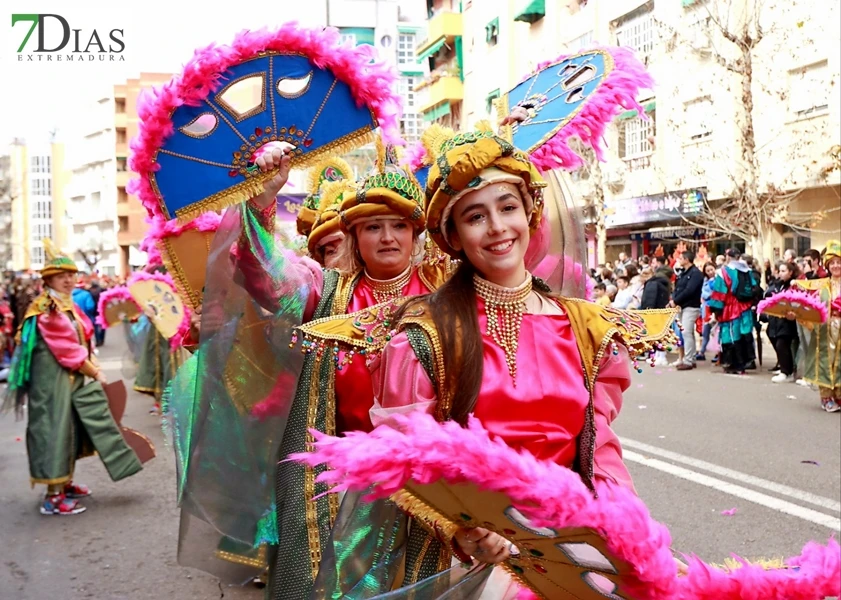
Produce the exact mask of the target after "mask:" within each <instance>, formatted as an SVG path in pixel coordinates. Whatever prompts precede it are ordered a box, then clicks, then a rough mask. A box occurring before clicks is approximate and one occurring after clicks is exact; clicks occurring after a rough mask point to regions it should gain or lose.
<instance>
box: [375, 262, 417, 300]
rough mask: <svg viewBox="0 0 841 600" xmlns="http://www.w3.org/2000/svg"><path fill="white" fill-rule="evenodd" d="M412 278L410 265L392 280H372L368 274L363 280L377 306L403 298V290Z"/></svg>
mask: <svg viewBox="0 0 841 600" xmlns="http://www.w3.org/2000/svg"><path fill="white" fill-rule="evenodd" d="M411 278H412V265H409V266H408V267H406V270H405V271H403V272H402V273H401V274H400V275H398V276H397V277H395V278H394V279H374V278H373V277H371V276H370V275H368V272H367V271H366V272H365V279H366V281H367V282H368V283H369V284H370V286H371V289H372V290H373V292H374V300H376V301H377V304H382V303H383V302H390V301H392V300H396V299H398V298H401V297H402V296H403V288H405V287H406V285H407V284H408V283H409V280H410V279H411Z"/></svg>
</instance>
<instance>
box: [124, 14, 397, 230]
mask: <svg viewBox="0 0 841 600" xmlns="http://www.w3.org/2000/svg"><path fill="white" fill-rule="evenodd" d="M265 50H273V51H277V52H295V53H300V54H304V55H306V56H307V57H308V58H309V60H310V62H312V63H313V64H314V65H315V66H317V67H319V68H327V69H330V70H331V71H332V72H333V73H334V74H335V75H336V77H337V78H338V79H339V80H340V81H343V82H344V83H347V84H348V85H349V86H350V89H351V93H352V94H353V97H354V99H355V100H356V102H357V104H358V105H359V106H362V105H363V104H364V105H367V106H369V107H370V108H371V110H372V112H373V113H374V116H375V117H376V119H377V121H378V123H379V126H380V128H381V130H382V134H383V138H384V140H385V141H386V142H387V143H393V144H396V145H402V144H403V143H404V142H403V141H402V138H401V137H400V127H399V125H398V122H399V119H400V114H401V106H402V104H401V100H400V96H399V95H397V94H395V93H394V92H393V91H392V90H393V89H394V88H395V86H394V83H395V82H396V80H397V73H396V71H395V70H394V68H393V67H392V66H390V65H389V64H388V63H386V62H385V61H383V60H382V59H381V58H379V57H377V55H376V53H375V51H374V49H373V48H372V47H370V46H357V47H353V45H352V44H351V42H346V43H345V44H344V45H341V34H340V33H339V30H338V29H336V28H334V27H326V28H323V27H315V28H307V27H302V26H300V25H298V24H297V23H296V22H289V23H284V24H283V25H281V26H280V27H279V28H278V29H276V30H271V31H270V30H267V29H262V30H259V31H244V32H242V33H240V34H239V35H237V36H236V38H235V39H234V41H233V43H232V44H230V45H226V46H220V45H217V44H211V45H209V46H207V47H206V48H201V49H199V50H197V51H196V52H195V54H194V55H193V58H192V59H191V60H190V61H189V62H188V63H187V64H186V65H185V66H184V69H183V71H182V72H181V74H180V75H178V76H176V77H174V78H173V79H172V80H171V81H170V82H169V83H166V84H164V85H162V86H160V87H157V88H154V89H152V90H150V91H146V90H144V93H143V94H142V95H141V96H140V98H139V99H138V102H137V114H138V116H139V117H140V131H139V134H138V136H137V137H136V138H135V139H133V140H132V141H131V150H132V154H131V157H130V158H129V168H130V169H131V170H132V171H134V172H135V173H137V174H138V175H139V176H140V177H139V178H137V179H132V180H131V181H130V182H129V184H128V186H126V187H127V190H128V192H129V193H131V194H135V195H137V196H138V197H139V198H140V201H141V202H142V203H143V206H145V207H146V210H147V212H148V213H149V215H150V216H154V215H159V216H163V215H162V211H161V207H160V205H159V204H158V198H157V196H156V194H155V192H154V190H153V189H152V183H151V179H150V176H151V175H152V173H154V172H155V171H157V170H158V169H159V168H160V167H159V165H158V164H157V163H156V162H155V153H156V152H157V150H158V149H159V148H160V147H161V146H162V145H163V143H164V141H165V140H166V139H167V138H168V137H169V136H171V135H172V134H173V131H174V128H173V125H172V120H171V119H170V115H171V114H172V111H173V110H174V109H175V108H177V107H179V106H181V105H182V104H186V105H188V106H197V105H198V104H199V103H200V102H201V101H203V100H204V99H205V98H206V97H207V96H208V95H209V94H210V93H211V92H213V91H215V90H216V89H217V88H218V87H219V86H220V85H221V83H222V81H223V80H224V79H225V77H226V76H225V72H226V70H227V69H228V68H230V67H231V66H233V65H235V64H237V63H239V62H241V61H243V60H246V59H249V58H252V57H254V56H257V54H258V53H260V52H263V51H265Z"/></svg>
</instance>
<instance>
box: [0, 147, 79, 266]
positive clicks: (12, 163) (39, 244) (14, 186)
mask: <svg viewBox="0 0 841 600" xmlns="http://www.w3.org/2000/svg"><path fill="white" fill-rule="evenodd" d="M8 167H9V169H8V176H9V185H8V203H7V206H6V209H5V210H6V211H7V213H8V215H7V216H8V217H9V218H10V219H9V223H10V227H9V228H8V233H9V237H8V238H7V239H4V240H2V242H3V243H4V244H6V245H7V246H8V248H7V249H6V252H5V254H6V255H7V262H6V265H4V266H5V267H7V268H11V269H13V270H16V271H28V270H32V271H37V270H39V269H41V268H42V267H43V266H44V257H45V255H44V244H43V239H44V238H50V239H52V241H53V242H54V243H55V244H56V245H57V246H58V247H60V248H62V249H64V250H65V251H71V252H72V250H73V248H72V247H70V245H69V242H70V240H69V239H68V235H67V219H66V211H67V207H66V192H65V189H66V186H67V184H68V181H69V172H68V170H67V168H66V162H65V146H64V144H63V143H60V142H58V141H56V140H54V139H53V138H52V136H50V137H48V138H46V139H44V140H35V139H32V140H28V141H27V140H24V139H21V138H19V139H15V140H14V141H13V142H12V143H11V145H10V146H9V151H8Z"/></svg>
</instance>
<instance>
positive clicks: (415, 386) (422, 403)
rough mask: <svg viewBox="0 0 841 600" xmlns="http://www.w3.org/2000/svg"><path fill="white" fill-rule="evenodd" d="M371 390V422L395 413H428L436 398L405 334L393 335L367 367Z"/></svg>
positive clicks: (380, 422) (383, 420) (430, 383)
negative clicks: (369, 372)
mask: <svg viewBox="0 0 841 600" xmlns="http://www.w3.org/2000/svg"><path fill="white" fill-rule="evenodd" d="M369 369H370V371H371V381H372V383H373V387H374V406H373V408H371V411H370V416H371V423H372V424H373V425H374V427H376V426H378V425H382V424H383V423H387V422H388V420H389V418H390V417H391V416H392V415H395V414H404V413H409V412H412V411H415V410H422V411H424V412H427V413H431V412H432V411H433V409H434V408H435V404H436V402H437V401H438V398H437V396H436V394H435V389H434V387H433V385H432V381H430V379H429V376H428V375H427V374H426V370H425V369H424V368H423V365H421V364H420V361H419V360H418V357H417V355H416V354H415V351H414V350H412V346H411V344H409V338H408V337H407V336H406V334H405V333H400V334H398V335H396V336H395V337H394V338H393V339H392V340H391V341H390V342H389V343H388V344H387V345H386V347H385V348H384V349H383V351H382V354H381V355H380V356H378V357H377V358H375V359H374V360H372V361H371V364H370V366H369Z"/></svg>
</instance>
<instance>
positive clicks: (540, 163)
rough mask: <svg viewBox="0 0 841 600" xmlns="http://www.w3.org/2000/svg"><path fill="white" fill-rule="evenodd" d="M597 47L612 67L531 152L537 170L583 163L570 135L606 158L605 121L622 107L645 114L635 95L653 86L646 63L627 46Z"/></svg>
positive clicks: (565, 56) (537, 69)
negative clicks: (555, 130) (575, 111)
mask: <svg viewBox="0 0 841 600" xmlns="http://www.w3.org/2000/svg"><path fill="white" fill-rule="evenodd" d="M596 50H603V51H604V52H607V53H609V54H610V55H611V56H612V57H613V64H614V67H613V70H612V71H611V72H610V73H609V74H608V75H607V77H605V79H604V80H603V81H602V83H601V85H600V86H599V87H598V89H597V90H596V91H595V93H594V94H593V95H592V96H590V97H589V98H588V99H587V102H586V103H585V104H584V107H583V108H582V110H581V111H580V112H579V113H578V114H576V115H575V116H574V117H573V118H572V119H571V120H570V121H569V122H568V123H567V124H566V125H564V126H563V127H562V128H561V130H560V131H558V133H556V134H555V135H554V136H553V137H552V139H550V140H549V141H548V142H546V143H545V144H543V145H542V146H541V147H540V148H537V149H536V150H535V151H534V152H533V153H532V154H531V160H532V162H533V163H534V165H535V166H536V167H537V168H538V169H539V170H540V171H543V172H545V171H549V170H551V169H557V168H561V169H567V170H573V169H576V168H578V167H580V166H581V165H582V164H584V163H583V160H582V158H581V157H580V156H579V155H578V154H576V153H575V152H574V151H573V150H572V149H571V148H570V147H569V139H570V138H572V137H576V138H578V139H580V140H581V141H582V142H583V143H585V144H587V145H588V146H590V147H591V148H593V150H594V151H595V153H596V157H597V158H598V159H599V160H601V161H603V160H605V158H604V150H603V148H602V142H603V139H604V132H605V129H606V127H607V126H608V124H610V122H611V121H613V119H614V118H615V117H616V115H618V114H619V113H620V112H622V111H625V110H633V109H636V110H637V111H639V114H640V115H644V114H645V110H644V109H643V107H642V106H641V105H640V103H639V102H637V95H638V94H639V91H640V90H641V89H644V88H651V87H654V79H652V77H651V75H649V73H648V72H647V71H646V70H645V65H643V64H642V63H641V62H640V61H639V60H638V59H637V58H636V57H635V56H634V53H633V52H632V51H631V50H629V49H628V48H621V47H609V48H607V47H605V48H596ZM569 56H570V55H561V56H559V57H558V58H556V59H555V60H549V61H545V62H542V63H540V64H538V65H537V68H536V69H535V70H534V72H533V73H532V74H530V75H528V76H526V77H524V78H523V80H526V79H528V78H529V77H531V76H532V75H534V74H535V73H537V72H539V71H541V70H543V69H544V68H546V67H547V66H549V65H552V64H555V63H558V62H560V61H562V60H564V59H566V58H568V57H569Z"/></svg>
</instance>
